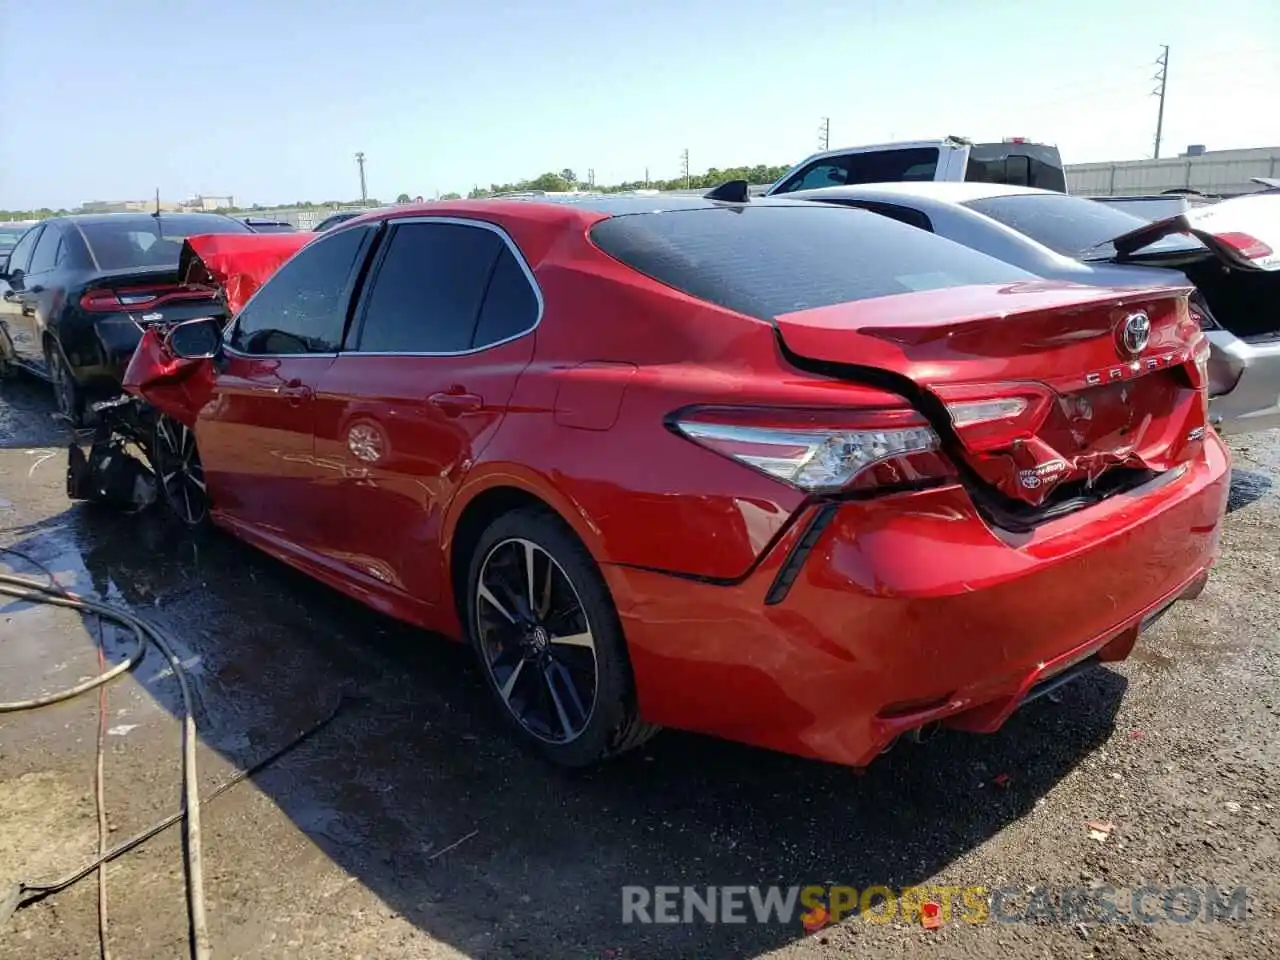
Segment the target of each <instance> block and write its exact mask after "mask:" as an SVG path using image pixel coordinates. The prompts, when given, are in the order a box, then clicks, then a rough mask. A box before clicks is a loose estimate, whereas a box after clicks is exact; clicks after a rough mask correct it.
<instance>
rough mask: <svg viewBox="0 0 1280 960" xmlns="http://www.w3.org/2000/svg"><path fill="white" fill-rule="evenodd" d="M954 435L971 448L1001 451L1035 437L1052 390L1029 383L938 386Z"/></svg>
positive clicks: (974, 449)
mask: <svg viewBox="0 0 1280 960" xmlns="http://www.w3.org/2000/svg"><path fill="white" fill-rule="evenodd" d="M935 392H936V393H937V394H938V395H939V396H940V397H942V399H943V400H944V401H945V402H946V404H947V412H948V413H950V414H951V423H952V425H953V426H954V427H955V430H956V435H957V436H959V437H960V440H961V441H962V442H963V443H964V445H965V447H966V448H968V449H969V450H972V451H975V452H977V451H984V450H1001V449H1004V448H1006V447H1008V446H1009V445H1010V444H1012V443H1014V442H1016V441H1018V440H1026V439H1027V438H1029V437H1033V436H1035V432H1036V430H1037V429H1038V428H1039V427H1040V425H1041V424H1042V423H1044V419H1045V417H1046V416H1047V415H1048V412H1049V408H1050V406H1051V405H1052V403H1053V399H1054V397H1053V393H1052V392H1051V391H1050V390H1049V389H1048V388H1046V387H1040V386H1037V385H1035V384H1030V383H994V384H978V385H954V386H942V387H938V388H936V389H935Z"/></svg>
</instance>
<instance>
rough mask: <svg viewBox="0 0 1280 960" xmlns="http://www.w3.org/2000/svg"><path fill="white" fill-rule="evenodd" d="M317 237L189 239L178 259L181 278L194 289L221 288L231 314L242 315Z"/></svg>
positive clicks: (207, 236) (206, 236)
mask: <svg viewBox="0 0 1280 960" xmlns="http://www.w3.org/2000/svg"><path fill="white" fill-rule="evenodd" d="M314 236H315V235H314V234H310V233H246V234H239V233H216V234H203V235H199V236H194V237H187V239H186V240H185V241H183V244H182V252H181V254H179V256H178V276H179V277H180V278H182V281H183V282H184V283H187V284H190V285H193V286H210V287H215V288H217V289H218V290H219V291H220V292H221V293H222V295H223V297H224V298H225V299H226V302H227V308H228V309H229V310H230V312H231V313H232V314H235V313H239V312H240V308H241V307H243V306H244V305H245V303H246V301H248V299H249V298H250V297H251V296H253V294H254V292H255V291H256V290H257V289H258V288H259V287H260V286H262V284H263V282H264V281H265V280H266V279H267V278H268V277H269V276H271V274H273V273H275V271H276V269H277V268H279V266H280V264H282V263H284V262H285V261H286V260H288V259H289V258H290V257H291V256H293V255H294V254H295V253H297V252H298V250H300V249H301V248H302V247H303V246H304V245H305V244H307V243H308V242H309V241H311V240H312V239H313V238H314Z"/></svg>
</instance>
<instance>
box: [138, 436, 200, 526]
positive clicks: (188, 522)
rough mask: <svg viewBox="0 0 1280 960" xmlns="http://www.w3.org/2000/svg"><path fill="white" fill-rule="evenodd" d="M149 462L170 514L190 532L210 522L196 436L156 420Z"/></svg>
mask: <svg viewBox="0 0 1280 960" xmlns="http://www.w3.org/2000/svg"><path fill="white" fill-rule="evenodd" d="M151 460H152V464H153V466H154V467H155V470H156V484H157V485H158V486H159V488H160V490H159V492H160V496H161V497H162V498H163V500H164V502H165V504H166V505H167V506H168V508H169V510H170V512H171V513H172V514H173V515H174V516H175V517H176V518H177V519H178V521H179V522H181V523H182V525H183V526H185V527H187V528H189V529H191V530H197V529H201V528H202V527H204V526H205V525H206V524H207V522H208V519H209V495H208V493H207V491H206V490H205V484H204V466H203V465H202V464H201V463H200V451H199V449H197V447H196V435H195V433H194V432H193V431H192V430H191V429H190V428H189V427H187V425H186V424H184V423H180V422H178V421H177V420H174V419H172V418H171V417H166V416H164V415H163V414H161V415H160V416H158V417H156V423H155V431H154V433H153V435H152V445H151Z"/></svg>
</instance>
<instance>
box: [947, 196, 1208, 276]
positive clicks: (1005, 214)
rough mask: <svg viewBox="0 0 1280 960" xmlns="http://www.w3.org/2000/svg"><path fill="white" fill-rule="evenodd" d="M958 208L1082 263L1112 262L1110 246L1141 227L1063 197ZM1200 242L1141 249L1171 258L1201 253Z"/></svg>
mask: <svg viewBox="0 0 1280 960" xmlns="http://www.w3.org/2000/svg"><path fill="white" fill-rule="evenodd" d="M964 206H966V207H968V208H970V209H971V210H976V211H978V213H981V214H983V215H984V216H988V217H990V218H991V219H992V220H996V221H998V222H1000V223H1003V224H1004V225H1005V226H1006V227H1011V228H1012V229H1014V230H1017V231H1018V232H1019V233H1022V234H1026V235H1027V236H1028V237H1030V238H1031V239H1032V240H1034V241H1036V242H1037V243H1039V244H1041V245H1043V246H1046V247H1048V248H1049V249H1050V250H1052V251H1054V252H1055V253H1060V254H1062V255H1063V256H1067V257H1076V258H1078V259H1082V260H1106V259H1108V258H1110V257H1113V256H1115V252H1116V249H1115V247H1114V246H1112V245H1111V243H1110V241H1111V240H1114V239H1115V238H1116V237H1119V236H1121V235H1122V234H1126V233H1131V232H1132V231H1134V230H1137V229H1138V228H1139V227H1145V226H1146V225H1147V221H1146V220H1143V219H1142V218H1140V217H1135V216H1133V214H1130V213H1125V212H1124V211H1123V210H1117V209H1116V208H1115V207H1112V206H1108V205H1107V204H1105V203H1100V202H1099V201H1097V200H1089V199H1087V198H1085V197H1069V196H1066V195H1063V194H1044V193H1024V194H1014V195H1008V196H1003V197H987V198H985V199H982V200H969V201H967V202H966V203H965V204H964ZM1201 247H1202V244H1201V243H1200V241H1198V240H1196V239H1194V238H1192V237H1187V236H1179V235H1175V236H1171V237H1165V238H1164V239H1162V240H1157V241H1156V242H1155V243H1153V244H1149V245H1148V246H1146V247H1144V248H1143V251H1144V252H1150V253H1172V252H1175V251H1185V250H1198V249H1201Z"/></svg>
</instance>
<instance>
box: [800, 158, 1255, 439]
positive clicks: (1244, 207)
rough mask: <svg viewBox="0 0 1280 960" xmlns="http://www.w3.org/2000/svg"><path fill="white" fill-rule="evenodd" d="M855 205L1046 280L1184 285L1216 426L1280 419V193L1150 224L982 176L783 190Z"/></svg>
mask: <svg viewBox="0 0 1280 960" xmlns="http://www.w3.org/2000/svg"><path fill="white" fill-rule="evenodd" d="M789 196H790V197H791V198H793V199H797V200H815V201H822V202H827V203H839V204H847V205H849V206H855V207H862V208H864V209H868V210H871V211H874V212H876V213H880V214H883V215H884V216H888V217H892V218H894V219H895V220H901V221H904V222H906V223H909V224H911V225H913V226H917V227H920V228H921V229H924V230H930V231H932V232H933V233H936V234H938V235H939V236H943V237H946V238H948V239H950V240H953V241H955V242H957V243H961V244H964V245H965V246H967V247H971V248H973V249H975V250H980V251H982V252H983V253H986V254H988V255H990V256H993V257H996V258H997V259H1000V260H1004V261H1005V262H1006V263H1011V264H1013V265H1014V266H1018V267H1021V268H1022V269H1024V270H1026V271H1028V272H1030V273H1034V274H1036V275H1037V276H1041V277H1045V278H1047V279H1053V280H1067V281H1074V282H1076V283H1086V284H1096V285H1107V286H1143V285H1148V284H1150V285H1167V284H1171V283H1177V284H1185V283H1186V282H1187V280H1190V281H1191V282H1192V283H1193V284H1194V285H1195V287H1196V290H1197V293H1196V294H1195V295H1194V297H1193V302H1194V306H1195V309H1196V311H1197V312H1198V313H1199V315H1200V324H1201V327H1202V328H1203V329H1204V330H1205V333H1206V335H1207V336H1208V338H1209V341H1210V345H1211V353H1210V358H1209V380H1210V395H1211V397H1212V399H1211V401H1210V412H1211V415H1212V417H1213V420H1214V422H1215V424H1216V425H1217V426H1218V429H1219V430H1220V431H1221V432H1223V433H1249V432H1253V431H1256V430H1266V429H1269V428H1271V427H1280V193H1276V192H1264V193H1257V194H1251V195H1249V196H1244V197H1237V198H1235V199H1232V200H1224V201H1222V202H1220V203H1215V204H1212V205H1210V206H1204V207H1193V208H1190V209H1187V210H1184V211H1182V212H1181V213H1179V214H1177V215H1176V216H1171V217H1167V218H1165V219H1162V220H1157V221H1155V222H1149V221H1147V220H1144V219H1141V218H1139V217H1135V216H1133V215H1132V214H1129V213H1126V212H1124V211H1123V210H1118V209H1116V208H1115V207H1112V206H1109V205H1107V204H1103V203H1098V202H1096V201H1093V200H1090V199H1087V198H1084V197H1073V196H1067V195H1065V194H1061V193H1054V192H1050V191H1047V190H1033V189H1030V188H1027V187H1011V186H1003V185H999V184H988V183H939V182H932V183H927V182H926V183H880V184H864V185H860V186H853V187H828V188H824V189H821V190H803V191H797V192H795V193H792V194H789Z"/></svg>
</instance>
